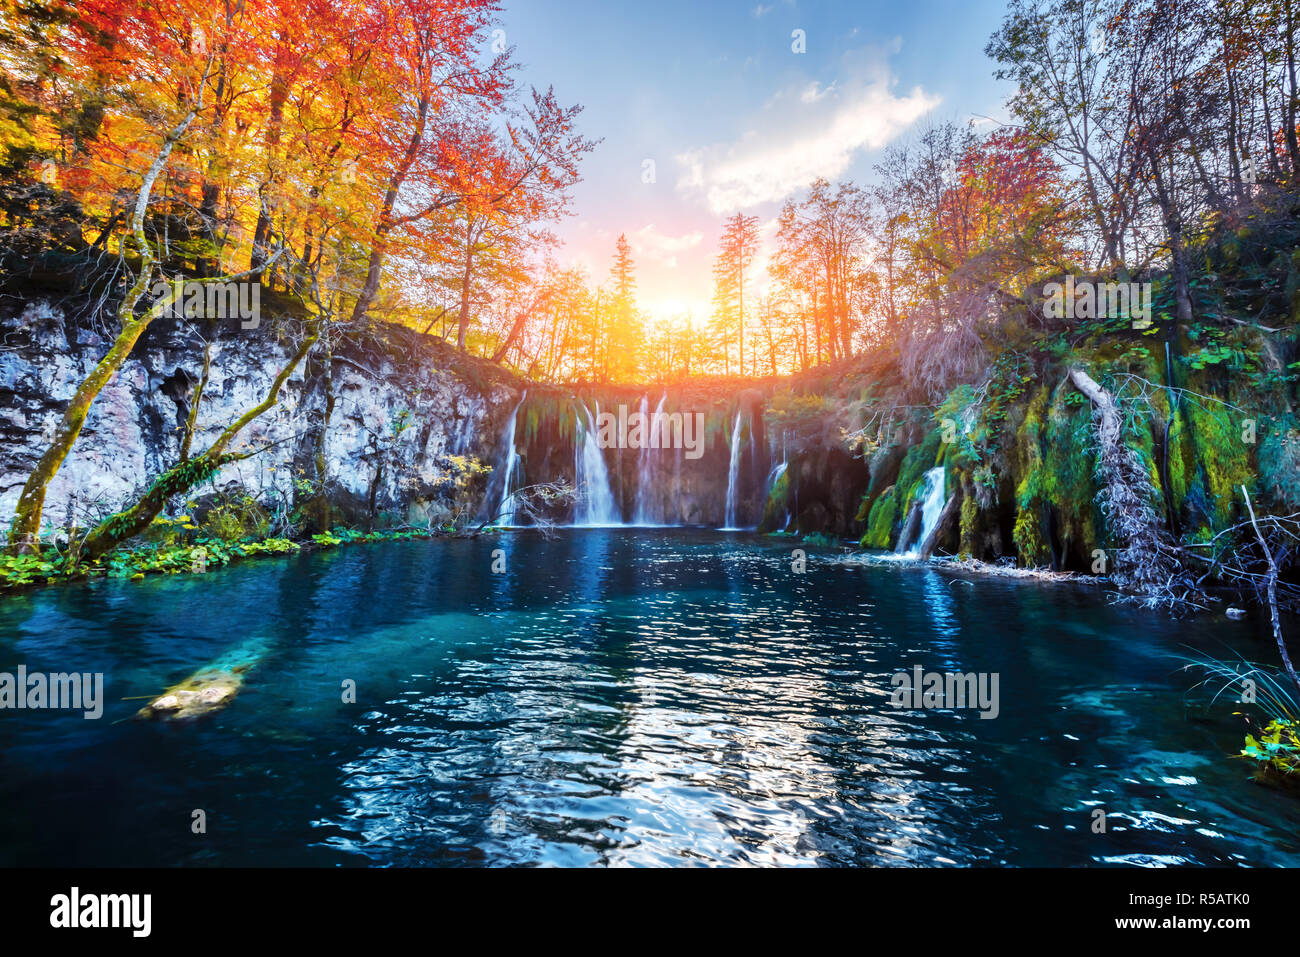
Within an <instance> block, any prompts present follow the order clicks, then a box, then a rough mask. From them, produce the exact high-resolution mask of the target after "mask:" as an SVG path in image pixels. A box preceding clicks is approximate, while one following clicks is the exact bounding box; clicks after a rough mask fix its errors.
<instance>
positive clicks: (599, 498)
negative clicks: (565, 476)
mask: <svg viewBox="0 0 1300 957" xmlns="http://www.w3.org/2000/svg"><path fill="white" fill-rule="evenodd" d="M578 407H579V408H580V409H582V414H583V417H584V418H585V419H586V428H584V429H583V430H582V441H581V442H575V443H574V456H573V474H574V476H575V478H576V481H577V484H578V502H577V504H576V505H575V506H574V509H573V524H574V525H621V524H623V521H622V516H621V515H619V513H618V506H617V505H616V504H615V502H614V492H613V491H612V490H611V489H610V486H609V469H608V468H606V466H605V456H604V455H602V454H601V452H600V445H599V443H598V442H597V441H596V421H595V418H594V417H593V416H592V414H591V410H590V409H588V408H587V406H586V404H585V403H582V402H579V403H578ZM596 415H597V416H599V415H600V403H597V404H596Z"/></svg>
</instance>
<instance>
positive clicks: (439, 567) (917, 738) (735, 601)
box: [0, 529, 1300, 865]
mask: <svg viewBox="0 0 1300 957" xmlns="http://www.w3.org/2000/svg"><path fill="white" fill-rule="evenodd" d="M498 547H499V548H502V549H504V551H505V556H506V572H505V573H504V574H492V572H491V566H492V557H491V551H492V549H494V548H498ZM1223 642H1229V643H1231V645H1232V646H1233V647H1235V648H1237V649H1238V650H1241V651H1242V652H1243V653H1245V654H1247V655H1248V656H1254V657H1267V655H1268V653H1269V645H1268V643H1267V642H1266V641H1260V640H1259V638H1258V636H1256V635H1255V634H1254V633H1253V632H1252V631H1251V629H1250V626H1248V625H1247V624H1244V623H1229V624H1227V625H1223V624H1221V623H1220V624H1218V625H1215V626H1213V627H1212V626H1211V625H1210V624H1208V623H1206V624H1196V623H1190V624H1189V623H1187V622H1181V623H1180V622H1174V621H1170V620H1168V619H1165V618H1161V617H1158V616H1153V615H1151V614H1148V613H1145V612H1141V611H1138V610H1135V609H1128V608H1118V607H1114V606H1111V605H1108V604H1106V603H1105V602H1104V600H1103V599H1102V598H1101V596H1099V595H1097V594H1095V593H1093V592H1088V591H1085V590H1081V589H1077V588H1074V587H1072V586H1063V585H1043V584H1040V583H1036V582H1024V581H1004V580H986V581H984V580H982V581H972V580H967V579H957V578H954V577H952V576H950V575H947V574H944V573H941V572H938V571H935V570H934V569H932V568H922V567H907V566H899V565H883V564H882V565H869V566H868V565H852V564H845V563H843V562H837V561H834V560H833V559H832V555H831V554H830V553H829V552H828V553H818V552H817V551H815V550H813V551H812V552H810V554H809V564H808V571H807V573H806V574H803V575H796V574H794V573H793V572H792V570H791V565H790V546H789V544H788V542H787V543H782V542H779V541H776V540H772V539H764V538H758V537H751V536H743V535H741V536H737V535H734V534H733V535H727V536H721V535H717V534H714V533H708V532H702V531H691V530H683V529H637V530H625V529H574V530H567V531H564V532H563V533H561V534H560V535H559V536H557V537H556V538H554V539H552V540H549V541H548V540H544V539H542V538H540V537H538V536H536V535H534V534H532V533H517V534H513V535H509V536H506V537H503V538H500V539H485V540H482V541H449V542H432V543H429V542H410V543H393V544H386V545H376V546H357V547H352V548H347V549H342V550H338V551H336V552H333V553H322V554H317V555H313V556H301V557H296V558H290V559H285V560H267V561H261V562H250V563H246V564H244V565H242V566H239V567H236V568H231V569H225V570H221V571H218V572H214V573H210V574H209V575H207V576H205V577H203V578H197V577H176V578H169V579H157V580H151V581H145V582H99V583H95V584H93V585H89V586H86V587H77V588H68V589H62V590H44V591H38V592H33V593H30V594H27V595H22V596H12V597H9V598H6V599H3V600H0V670H12V669H13V667H15V666H16V665H17V664H18V663H20V662H21V663H26V664H27V665H28V667H29V668H31V669H42V670H50V671H53V670H70V669H76V670H81V671H87V670H89V671H103V672H105V674H106V696H107V698H108V699H109V703H108V706H107V708H106V712H105V718H104V720H102V721H98V722H92V721H84V720H82V719H81V717H80V715H79V714H77V715H70V714H66V713H54V712H6V713H4V714H3V715H0V862H3V863H6V864H14V863H22V864H38V863H61V864H62V863H66V864H104V863H114V864H200V865H201V864H212V863H216V864H273V863H274V864H329V865H334V864H345V865H346V864H386V865H415V864H456V863H468V864H560V865H579V864H606V865H642V864H684V863H685V864H689V863H700V864H710V863H719V862H722V863H747V864H831V865H834V864H869V865H951V864H978V865H999V864H1010V865H1051V864H1063V865H1086V864H1113V865H1160V864H1171V863H1200V864H1253V865H1263V864H1291V865H1294V864H1297V863H1300V848H1298V847H1297V838H1296V836H1295V835H1296V833H1297V825H1300V811H1298V809H1297V804H1296V802H1294V800H1293V799H1290V798H1288V797H1287V796H1285V795H1279V794H1276V793H1274V792H1272V791H1268V790H1265V789H1263V788H1260V787H1258V786H1256V785H1254V784H1252V783H1250V782H1249V781H1248V780H1247V779H1246V773H1247V769H1246V768H1245V767H1244V766H1243V765H1242V764H1240V763H1238V762H1234V761H1232V760H1229V759H1228V758H1226V757H1225V754H1226V753H1228V752H1233V751H1235V750H1237V749H1238V748H1239V747H1240V738H1241V733H1240V726H1239V725H1238V724H1236V723H1235V719H1231V718H1229V717H1227V716H1226V715H1218V716H1210V717H1206V716H1204V715H1201V714H1199V713H1196V712H1193V713H1190V714H1189V713H1188V710H1187V708H1186V706H1185V704H1184V701H1183V694H1182V693H1183V691H1184V689H1185V688H1186V687H1187V686H1188V685H1190V684H1191V680H1190V679H1189V678H1187V677H1186V676H1185V675H1180V674H1177V673H1176V672H1175V668H1176V666H1177V663H1176V662H1175V661H1174V660H1173V658H1172V656H1173V655H1175V654H1178V653H1180V652H1181V651H1182V650H1183V648H1182V646H1183V645H1188V644H1190V645H1192V646H1194V647H1199V648H1203V649H1205V650H1209V651H1212V652H1218V653H1222V652H1223V651H1224V650H1225V649H1224V646H1223ZM240 646H245V647H249V646H252V647H259V648H261V649H263V656H262V658H261V660H260V661H259V662H258V664H257V667H256V668H255V669H254V670H253V671H252V672H251V673H250V674H249V678H248V681H247V683H246V685H245V686H244V689H243V690H242V691H241V693H240V695H239V697H238V698H237V699H236V701H235V702H234V704H233V705H232V706H231V707H230V708H228V709H227V710H225V711H224V712H221V713H219V714H218V715H216V716H214V717H212V718H209V719H205V720H204V721H201V722H199V723H194V724H189V725H153V724H146V723H141V722H136V721H121V722H118V719H121V718H126V717H128V716H129V715H130V714H131V713H132V712H133V711H134V710H135V708H136V707H138V702H137V701H131V700H121V699H124V698H128V697H130V696H134V695H145V694H150V693H154V692H157V691H158V690H160V689H162V688H163V687H166V686H167V685H169V684H171V683H173V682H174V681H176V680H177V679H179V678H183V677H184V676H185V675H186V674H188V673H189V672H191V671H193V670H194V669H195V668H197V667H199V666H201V665H203V664H205V663H207V662H210V661H212V660H214V659H216V658H218V657H219V656H220V655H221V654H222V653H223V652H225V651H226V650H228V649H230V648H232V647H240ZM914 665H921V666H923V667H924V668H925V669H927V670H935V671H977V672H997V673H998V674H999V676H1000V690H1001V702H1000V715H999V717H998V718H997V719H996V720H981V719H980V718H979V716H978V713H977V712H976V711H973V710H966V711H960V710H956V711H954V710H928V711H903V710H895V709H893V708H891V707H890V706H889V696H890V683H889V679H890V677H891V676H892V675H893V674H894V673H895V672H897V671H900V670H906V669H910V668H911V667H912V666H914ZM348 680H351V681H355V683H356V688H357V703H355V704H349V703H345V702H344V701H343V696H342V694H341V688H342V687H343V683H344V682H345V681H348ZM115 722H117V723H115ZM1098 807H1100V808H1103V809H1104V810H1105V811H1106V814H1107V833H1105V834H1093V833H1091V829H1090V824H1091V821H1092V812H1093V810H1094V809H1095V808H1098ZM195 808H202V809H204V810H205V811H206V813H207V817H208V822H209V831H208V833H207V834H205V835H194V834H192V833H191V831H190V822H191V813H192V811H193V809H195Z"/></svg>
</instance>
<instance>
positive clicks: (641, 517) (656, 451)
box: [636, 392, 668, 525]
mask: <svg viewBox="0 0 1300 957" xmlns="http://www.w3.org/2000/svg"><path fill="white" fill-rule="evenodd" d="M667 398H668V393H667V392H665V393H664V394H663V395H662V396H661V397H660V399H659V404H658V405H656V406H655V414H654V418H652V419H650V420H649V421H647V420H646V410H647V409H649V407H650V401H649V398H648V397H646V396H642V397H641V421H642V423H643V431H642V433H641V442H642V445H641V455H640V458H639V461H638V463H637V475H636V523H637V524H638V525H656V524H662V523H663V520H664V518H663V516H662V515H658V514H656V510H655V506H654V499H655V494H654V493H655V476H654V469H653V468H652V465H653V464H654V463H655V462H657V461H658V460H659V456H660V454H661V452H662V449H660V448H658V446H659V444H660V442H662V441H663V438H662V436H660V435H659V422H660V421H661V417H662V415H663V411H664V400H665V399H667ZM656 440H658V441H656ZM652 445H653V446H655V447H654V448H651V446H652Z"/></svg>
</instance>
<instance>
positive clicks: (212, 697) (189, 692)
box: [136, 665, 251, 721]
mask: <svg viewBox="0 0 1300 957" xmlns="http://www.w3.org/2000/svg"><path fill="white" fill-rule="evenodd" d="M249 667H251V665H250V666H246V667H244V668H243V669H233V670H225V669H219V668H211V669H204V670H202V671H196V672H194V674H192V675H190V676H189V677H188V678H186V679H185V680H184V681H182V682H180V683H179V684H175V685H172V686H171V687H170V688H168V689H167V690H166V691H164V692H163V693H162V694H160V695H159V696H158V697H157V698H154V699H153V700H152V701H150V702H149V703H148V704H147V705H145V706H144V707H143V708H141V709H140V710H139V711H137V712H136V717H138V718H161V719H163V720H166V721H183V720H186V719H189V718H198V717H201V716H203V715H205V714H211V713H212V712H214V711H220V710H221V709H222V708H224V707H226V705H228V704H230V702H232V701H234V700H235V695H237V694H239V689H240V686H242V685H243V683H244V672H246V671H247V670H248V668H249Z"/></svg>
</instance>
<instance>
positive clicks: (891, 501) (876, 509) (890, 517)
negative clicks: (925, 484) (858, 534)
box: [858, 485, 898, 549]
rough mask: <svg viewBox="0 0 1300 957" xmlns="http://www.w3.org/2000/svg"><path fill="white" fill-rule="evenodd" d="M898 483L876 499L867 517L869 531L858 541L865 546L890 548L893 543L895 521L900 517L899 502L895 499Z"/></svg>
mask: <svg viewBox="0 0 1300 957" xmlns="http://www.w3.org/2000/svg"><path fill="white" fill-rule="evenodd" d="M897 488H898V486H897V485H891V486H890V487H889V488H887V489H885V491H884V492H883V493H882V494H881V496H880V498H878V499H876V504H875V505H873V506H871V514H870V515H869V516H868V517H867V531H866V533H865V534H863V536H862V539H861V541H860V542H859V543H858V544H860V545H861V546H862V547H863V548H883V549H889V548H891V547H892V545H893V539H894V522H895V520H896V519H897V517H898V503H897V501H896V500H895V491H896V490H897Z"/></svg>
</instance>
